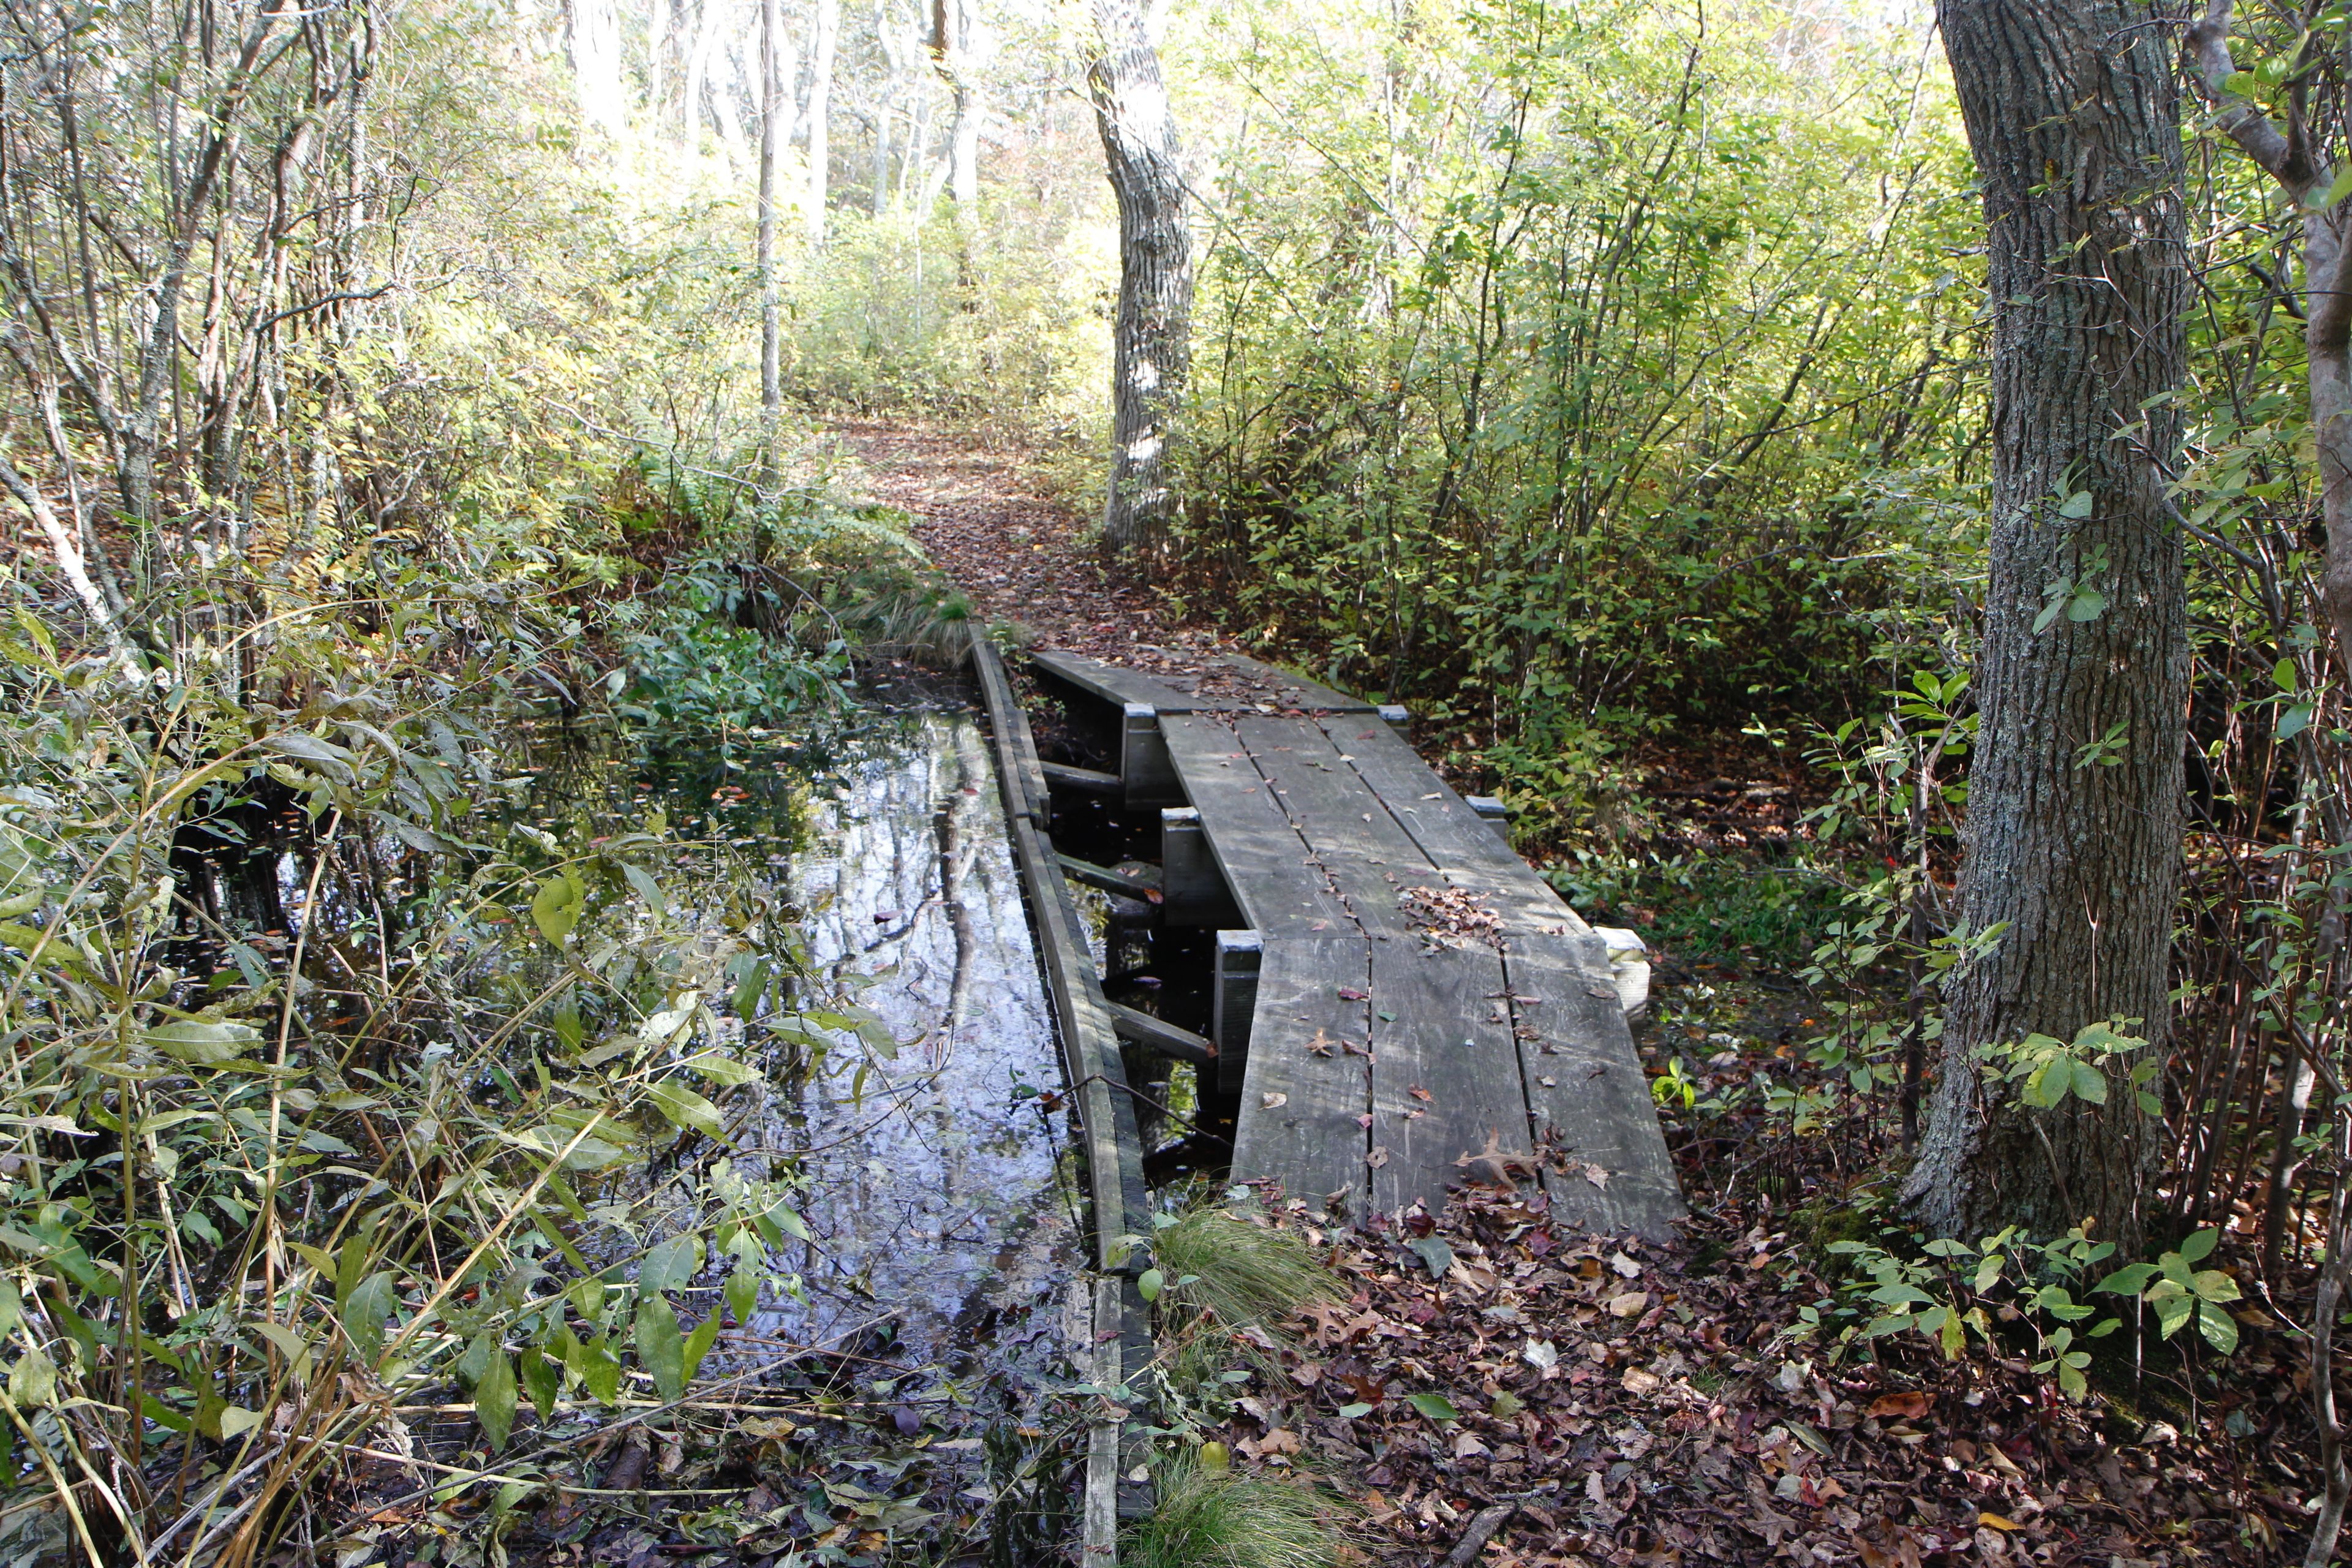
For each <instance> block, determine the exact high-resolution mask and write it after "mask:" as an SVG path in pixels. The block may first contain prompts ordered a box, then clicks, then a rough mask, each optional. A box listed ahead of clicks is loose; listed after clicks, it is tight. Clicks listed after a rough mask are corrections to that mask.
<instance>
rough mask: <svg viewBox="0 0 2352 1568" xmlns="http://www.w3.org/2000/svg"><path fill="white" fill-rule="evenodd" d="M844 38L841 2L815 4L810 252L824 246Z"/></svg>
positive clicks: (808, 216)
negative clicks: (837, 58) (836, 77)
mask: <svg viewBox="0 0 2352 1568" xmlns="http://www.w3.org/2000/svg"><path fill="white" fill-rule="evenodd" d="M840 38H841V0H816V41H815V47H814V49H813V50H812V51H811V56H812V58H811V59H810V61H809V104H808V210H807V212H806V213H805V214H804V215H803V222H805V223H806V224H807V226H808V242H809V248H810V249H812V250H819V249H822V248H824V218H825V204H826V202H827V201H829V200H830V199H831V193H830V190H829V185H830V183H831V179H832V174H833V56H834V49H835V46H836V45H837V44H838V43H839V41H840Z"/></svg>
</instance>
